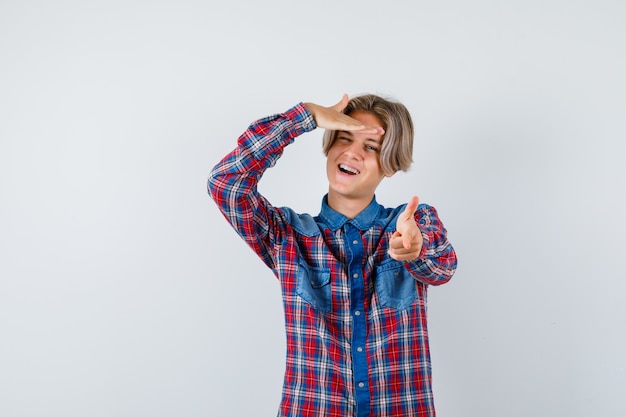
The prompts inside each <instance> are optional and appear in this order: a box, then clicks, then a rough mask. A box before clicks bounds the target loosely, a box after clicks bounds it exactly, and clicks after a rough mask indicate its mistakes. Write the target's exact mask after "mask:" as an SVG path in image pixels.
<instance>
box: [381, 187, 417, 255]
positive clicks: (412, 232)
mask: <svg viewBox="0 0 626 417" xmlns="http://www.w3.org/2000/svg"><path fill="white" fill-rule="evenodd" d="M418 205H419V198H418V197H411V200H409V203H408V204H407V206H406V208H405V209H404V211H403V212H402V214H400V216H399V217H398V220H397V222H396V231H395V232H393V235H392V236H391V240H390V241H389V256H391V257H392V258H393V259H395V260H396V261H410V260H413V259H415V258H417V257H418V256H419V254H420V252H421V250H422V243H423V238H422V232H420V229H419V228H418V227H417V223H416V222H415V211H416V210H417V206H418Z"/></svg>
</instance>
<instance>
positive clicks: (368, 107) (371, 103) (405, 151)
mask: <svg viewBox="0 0 626 417" xmlns="http://www.w3.org/2000/svg"><path fill="white" fill-rule="evenodd" d="M357 110H358V111H363V112H368V113H371V114H373V115H375V116H376V117H378V118H379V119H380V121H381V122H382V124H383V126H382V127H383V129H385V135H384V136H383V143H382V146H381V150H380V166H381V168H382V170H383V173H384V174H385V175H388V176H391V175H393V174H394V173H395V172H396V171H407V170H408V169H409V167H410V166H411V163H413V120H412V119H411V114H410V113H409V111H408V110H407V108H406V107H405V106H404V105H403V104H402V103H399V102H395V101H390V100H387V99H384V98H382V97H379V96H377V95H374V94H364V95H361V96H355V97H352V98H351V99H350V101H348V105H347V106H346V108H345V109H344V110H343V113H345V114H347V115H350V113H352V112H354V111H357ZM335 139H337V131H336V130H326V131H325V132H324V137H323V141H322V146H323V150H324V155H328V151H329V150H330V148H331V146H333V143H334V142H335Z"/></svg>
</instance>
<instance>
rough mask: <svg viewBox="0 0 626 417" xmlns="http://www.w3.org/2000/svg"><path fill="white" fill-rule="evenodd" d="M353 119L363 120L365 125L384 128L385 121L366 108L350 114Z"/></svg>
mask: <svg viewBox="0 0 626 417" xmlns="http://www.w3.org/2000/svg"><path fill="white" fill-rule="evenodd" d="M349 116H350V117H352V118H353V119H356V120H358V121H359V122H362V123H363V124H364V125H367V126H373V127H382V128H384V125H383V122H382V121H381V120H380V118H379V117H378V116H376V115H375V114H374V113H371V112H369V111H364V110H355V111H353V112H352V113H350V114H349Z"/></svg>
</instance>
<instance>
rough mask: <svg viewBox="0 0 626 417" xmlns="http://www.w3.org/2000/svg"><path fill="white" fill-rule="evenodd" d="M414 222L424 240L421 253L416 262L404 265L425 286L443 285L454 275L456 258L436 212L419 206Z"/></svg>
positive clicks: (427, 206)
mask: <svg viewBox="0 0 626 417" xmlns="http://www.w3.org/2000/svg"><path fill="white" fill-rule="evenodd" d="M415 221H416V222H417V226H418V227H419V229H420V231H421V232H422V237H423V239H424V242H423V245H422V251H421V252H420V255H419V257H418V258H417V259H416V260H414V261H409V262H405V264H404V265H405V267H406V268H407V269H408V271H409V272H410V273H411V275H413V277H414V278H416V279H418V280H419V281H421V282H423V283H425V284H429V285H441V284H445V283H446V282H448V281H449V280H450V278H452V275H454V271H455V270H456V265H457V257H456V252H455V251H454V248H453V247H452V245H451V244H450V242H449V241H448V236H447V231H446V229H445V228H444V227H443V223H442V222H441V220H440V219H439V216H438V215H437V210H435V208H434V207H431V206H429V205H426V204H421V205H420V206H419V207H418V209H417V211H416V212H415Z"/></svg>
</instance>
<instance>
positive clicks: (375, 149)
mask: <svg viewBox="0 0 626 417" xmlns="http://www.w3.org/2000/svg"><path fill="white" fill-rule="evenodd" d="M365 149H367V150H368V151H372V152H378V151H379V149H378V148H377V147H376V146H374V145H365Z"/></svg>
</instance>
